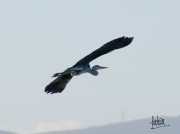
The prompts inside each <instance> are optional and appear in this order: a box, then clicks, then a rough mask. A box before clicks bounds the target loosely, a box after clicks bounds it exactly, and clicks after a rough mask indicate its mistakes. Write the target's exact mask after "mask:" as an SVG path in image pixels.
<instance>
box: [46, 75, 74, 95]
mask: <svg viewBox="0 0 180 134" xmlns="http://www.w3.org/2000/svg"><path fill="white" fill-rule="evenodd" d="M72 77H73V75H72V73H71V72H69V73H64V74H61V75H60V76H59V77H58V78H56V79H55V80H54V81H52V82H51V83H50V84H49V85H47V86H46V88H45V92H47V93H51V94H53V93H61V92H62V91H63V90H64V89H65V87H66V85H67V83H68V82H69V81H70V80H71V79H72Z"/></svg>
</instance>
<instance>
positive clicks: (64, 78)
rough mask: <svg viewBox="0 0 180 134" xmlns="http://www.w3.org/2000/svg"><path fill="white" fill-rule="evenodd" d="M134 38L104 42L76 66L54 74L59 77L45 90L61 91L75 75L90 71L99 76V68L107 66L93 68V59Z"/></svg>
mask: <svg viewBox="0 0 180 134" xmlns="http://www.w3.org/2000/svg"><path fill="white" fill-rule="evenodd" d="M132 40H133V37H124V36H123V37H120V38H117V39H114V40H112V41H110V42H108V43H106V44H104V45H103V46H101V47H100V48H98V49H96V50H95V51H93V52H92V53H90V54H89V55H87V56H85V57H84V58H82V59H81V60H79V61H78V62H77V63H76V64H75V65H74V66H72V67H70V68H67V69H66V70H65V71H64V72H61V73H56V74H54V75H53V76H52V77H57V78H56V79H55V80H54V81H52V82H51V83H50V84H49V85H47V86H46V88H45V92H47V93H51V94H53V93H61V92H62V91H63V90H64V89H65V87H66V85H67V83H68V82H69V81H70V80H71V79H72V77H73V76H77V75H81V74H83V73H90V74H92V75H94V76H97V75H98V71H97V70H100V69H105V68H107V67H103V66H99V65H95V66H93V67H92V68H91V67H90V65H89V63H90V62H91V61H92V60H94V59H96V58H98V57H100V56H102V55H104V54H107V53H109V52H111V51H113V50H115V49H120V48H123V47H125V46H127V45H129V44H130V43H131V42H132Z"/></svg>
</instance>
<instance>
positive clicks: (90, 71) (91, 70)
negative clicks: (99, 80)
mask: <svg viewBox="0 0 180 134" xmlns="http://www.w3.org/2000/svg"><path fill="white" fill-rule="evenodd" d="M89 73H90V74H92V75H94V76H96V75H98V74H99V73H98V71H97V69H96V68H93V67H92V69H90V70H89Z"/></svg>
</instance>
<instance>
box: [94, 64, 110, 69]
mask: <svg viewBox="0 0 180 134" xmlns="http://www.w3.org/2000/svg"><path fill="white" fill-rule="evenodd" d="M106 68H108V67H103V66H99V65H95V66H93V67H92V69H94V70H100V69H106Z"/></svg>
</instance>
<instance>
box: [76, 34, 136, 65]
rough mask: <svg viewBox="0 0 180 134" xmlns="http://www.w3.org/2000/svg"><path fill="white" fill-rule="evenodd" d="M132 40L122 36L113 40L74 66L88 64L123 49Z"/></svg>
mask: <svg viewBox="0 0 180 134" xmlns="http://www.w3.org/2000/svg"><path fill="white" fill-rule="evenodd" d="M132 40H133V37H130V38H129V37H124V36H123V37H120V38H117V39H114V40H112V41H110V42H108V43H106V44H104V45H103V46H101V47H100V48H98V49H96V50H95V51H93V52H92V53H90V54H89V55H87V56H85V57H84V58H83V59H81V60H80V61H78V62H77V63H76V64H75V65H74V66H79V65H82V64H89V63H90V62H91V61H92V60H94V59H96V58H98V57H100V56H101V55H104V54H107V53H109V52H111V51H113V50H115V49H119V48H123V47H125V46H127V45H129V44H130V43H131V42H132Z"/></svg>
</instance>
